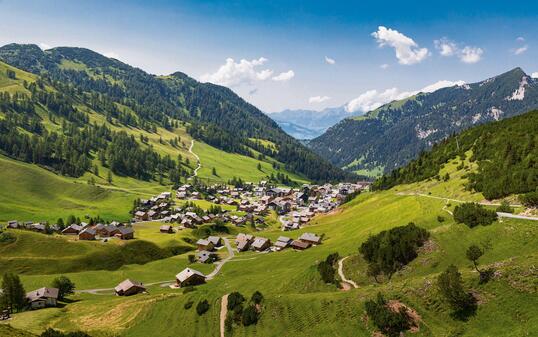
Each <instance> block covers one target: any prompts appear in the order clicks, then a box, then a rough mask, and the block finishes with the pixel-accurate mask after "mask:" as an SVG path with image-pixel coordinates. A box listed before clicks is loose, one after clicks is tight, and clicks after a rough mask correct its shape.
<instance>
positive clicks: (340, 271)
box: [338, 256, 359, 290]
mask: <svg viewBox="0 0 538 337" xmlns="http://www.w3.org/2000/svg"><path fill="white" fill-rule="evenodd" d="M348 257H349V256H346V257H344V258H343V259H341V260H339V261H338V275H340V279H342V282H343V283H344V285H343V289H344V290H349V288H347V289H346V286H345V284H348V287H349V286H350V285H351V286H353V288H358V287H359V286H358V285H357V283H355V281H353V280H349V279H347V278H346V275H344V261H345V260H346V259H347V258H348Z"/></svg>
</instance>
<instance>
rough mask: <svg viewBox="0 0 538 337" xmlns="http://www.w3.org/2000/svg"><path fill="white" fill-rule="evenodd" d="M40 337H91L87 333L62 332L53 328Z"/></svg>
mask: <svg viewBox="0 0 538 337" xmlns="http://www.w3.org/2000/svg"><path fill="white" fill-rule="evenodd" d="M39 336H40V337H91V336H90V335H88V334H87V333H85V332H82V331H74V332H67V333H64V332H61V331H58V330H54V329H52V328H48V329H47V330H45V331H43V333H41V335H39Z"/></svg>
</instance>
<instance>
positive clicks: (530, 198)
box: [519, 190, 538, 207]
mask: <svg viewBox="0 0 538 337" xmlns="http://www.w3.org/2000/svg"><path fill="white" fill-rule="evenodd" d="M519 199H520V200H521V203H522V204H523V205H525V206H527V207H538V190H536V191H534V192H529V193H525V194H523V195H521V196H520V197H519Z"/></svg>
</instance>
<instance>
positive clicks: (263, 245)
mask: <svg viewBox="0 0 538 337" xmlns="http://www.w3.org/2000/svg"><path fill="white" fill-rule="evenodd" d="M320 243H321V237H319V236H317V235H315V234H312V233H303V234H302V235H301V236H300V237H299V238H298V239H297V240H293V239H291V238H288V237H286V236H280V237H278V239H277V240H276V242H274V243H272V242H271V240H270V239H267V238H263V237H255V236H253V235H251V234H244V233H239V234H238V235H237V237H236V238H235V244H236V246H237V250H238V251H239V252H244V251H247V250H253V251H257V252H264V251H266V252H269V251H280V250H282V249H285V248H288V247H290V248H293V249H297V250H305V249H308V248H310V247H311V246H312V245H319V244H320Z"/></svg>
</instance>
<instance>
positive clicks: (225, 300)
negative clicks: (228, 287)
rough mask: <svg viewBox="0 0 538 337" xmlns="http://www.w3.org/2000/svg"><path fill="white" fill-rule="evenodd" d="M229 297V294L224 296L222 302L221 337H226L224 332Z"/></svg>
mask: <svg viewBox="0 0 538 337" xmlns="http://www.w3.org/2000/svg"><path fill="white" fill-rule="evenodd" d="M228 295H229V294H226V295H224V296H222V300H221V302H220V337H224V330H225V329H226V327H225V326H224V323H225V322H226V315H227V314H228Z"/></svg>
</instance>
